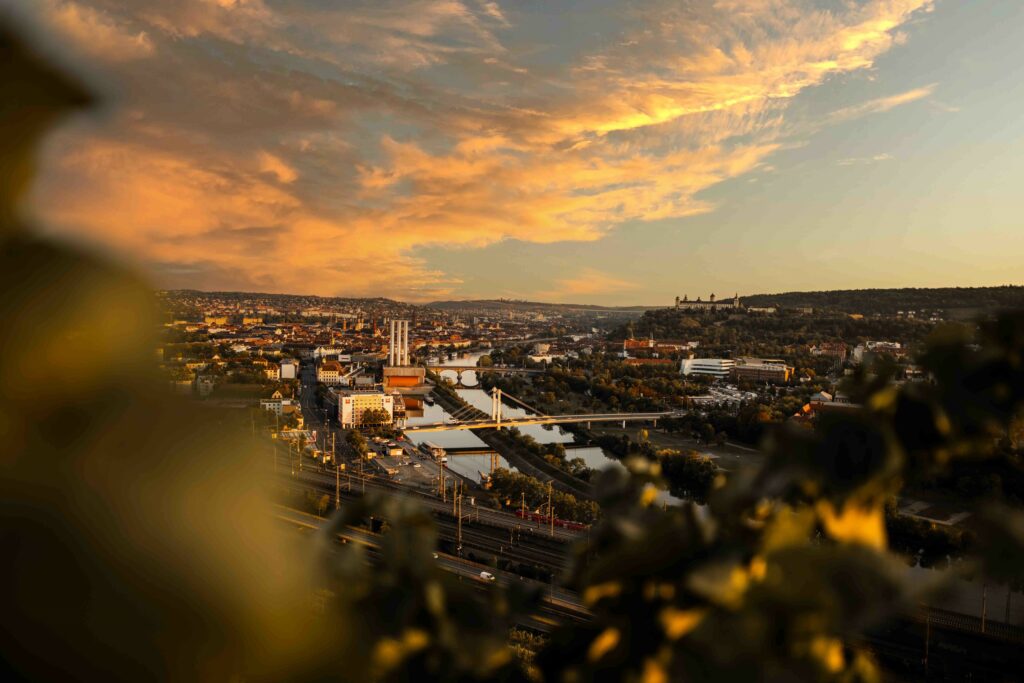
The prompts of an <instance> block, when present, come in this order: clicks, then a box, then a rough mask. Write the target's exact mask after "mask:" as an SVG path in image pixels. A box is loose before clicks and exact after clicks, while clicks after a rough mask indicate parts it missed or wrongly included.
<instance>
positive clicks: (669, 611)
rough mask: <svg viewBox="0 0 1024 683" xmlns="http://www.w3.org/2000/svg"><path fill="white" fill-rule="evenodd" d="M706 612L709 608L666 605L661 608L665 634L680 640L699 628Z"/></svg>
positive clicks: (662, 625)
mask: <svg viewBox="0 0 1024 683" xmlns="http://www.w3.org/2000/svg"><path fill="white" fill-rule="evenodd" d="M706 614H707V610H705V609H676V608H675V607H666V608H665V609H663V610H661V614H660V615H659V616H660V617H661V627H662V628H663V629H664V630H665V635H667V636H668V637H669V638H670V639H672V640H678V639H679V638H682V637H683V636H685V635H686V634H687V633H689V632H690V631H692V630H693V629H695V628H697V626H698V624H700V622H701V621H702V620H703V619H704V615H706Z"/></svg>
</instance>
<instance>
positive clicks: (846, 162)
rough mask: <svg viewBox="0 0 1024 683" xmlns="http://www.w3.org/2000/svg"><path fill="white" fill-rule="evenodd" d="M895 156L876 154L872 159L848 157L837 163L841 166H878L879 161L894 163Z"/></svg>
mask: <svg viewBox="0 0 1024 683" xmlns="http://www.w3.org/2000/svg"><path fill="white" fill-rule="evenodd" d="M895 158H896V157H894V156H893V155H891V154H889V153H882V154H875V155H874V156H870V157H848V158H846V159H840V160H839V161H838V162H836V163H837V164H838V165H839V166H856V165H861V164H876V163H878V162H879V161H892V160H893V159H895Z"/></svg>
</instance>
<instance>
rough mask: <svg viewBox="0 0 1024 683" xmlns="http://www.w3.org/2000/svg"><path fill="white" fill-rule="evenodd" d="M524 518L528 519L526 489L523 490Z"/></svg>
mask: <svg viewBox="0 0 1024 683" xmlns="http://www.w3.org/2000/svg"><path fill="white" fill-rule="evenodd" d="M522 511H523V519H526V491H523V507H522Z"/></svg>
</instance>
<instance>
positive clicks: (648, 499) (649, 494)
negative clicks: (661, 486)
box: [640, 484, 658, 507]
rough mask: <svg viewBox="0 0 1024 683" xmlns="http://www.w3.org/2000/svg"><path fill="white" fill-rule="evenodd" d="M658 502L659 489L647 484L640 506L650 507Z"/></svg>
mask: <svg viewBox="0 0 1024 683" xmlns="http://www.w3.org/2000/svg"><path fill="white" fill-rule="evenodd" d="M657 500H658V489H657V488H655V486H654V485H653V484H647V485H646V486H644V491H643V493H642V494H641V496H640V504H641V505H642V506H644V507H650V506H651V504H652V503H654V502H655V501H657Z"/></svg>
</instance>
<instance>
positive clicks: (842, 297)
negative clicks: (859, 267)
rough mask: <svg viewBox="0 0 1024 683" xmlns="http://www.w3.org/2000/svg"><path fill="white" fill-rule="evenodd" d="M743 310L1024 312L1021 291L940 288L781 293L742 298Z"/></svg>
mask: <svg viewBox="0 0 1024 683" xmlns="http://www.w3.org/2000/svg"><path fill="white" fill-rule="evenodd" d="M742 299H743V304H744V305H746V306H757V307H760V306H776V307H779V308H804V307H812V308H815V309H829V310H833V311H841V312H844V313H863V314H872V313H882V314H886V313H896V312H897V311H921V310H928V311H936V310H938V311H948V312H952V311H958V310H963V311H969V310H977V312H978V313H985V312H992V311H996V310H999V309H1003V308H1024V287H1022V286H1014V285H1006V286H1001V287H941V288H936V289H922V288H917V287H912V288H904V289H842V290H834V291H827V292H784V293H780V294H755V295H753V296H744V297H742Z"/></svg>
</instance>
